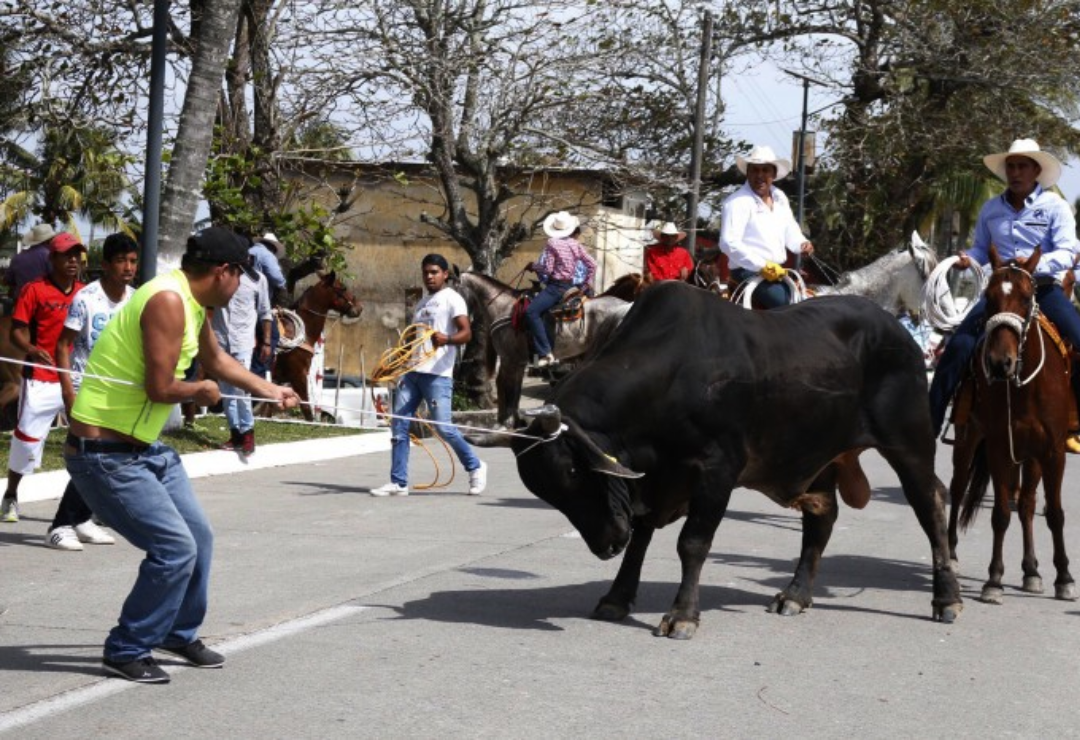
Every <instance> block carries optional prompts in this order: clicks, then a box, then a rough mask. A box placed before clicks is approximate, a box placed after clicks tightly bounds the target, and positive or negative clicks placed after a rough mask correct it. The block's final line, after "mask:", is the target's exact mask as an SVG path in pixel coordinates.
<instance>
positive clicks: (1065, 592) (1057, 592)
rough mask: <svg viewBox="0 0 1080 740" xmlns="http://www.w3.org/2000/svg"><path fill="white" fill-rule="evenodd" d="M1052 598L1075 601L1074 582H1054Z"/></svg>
mask: <svg viewBox="0 0 1080 740" xmlns="http://www.w3.org/2000/svg"><path fill="white" fill-rule="evenodd" d="M1054 598H1055V599H1058V600H1059V601H1076V599H1077V593H1076V584H1075V583H1057V584H1054Z"/></svg>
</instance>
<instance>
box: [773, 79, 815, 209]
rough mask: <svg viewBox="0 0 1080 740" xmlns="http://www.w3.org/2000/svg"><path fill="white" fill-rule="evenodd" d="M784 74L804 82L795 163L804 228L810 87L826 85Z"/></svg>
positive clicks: (799, 204) (799, 206)
mask: <svg viewBox="0 0 1080 740" xmlns="http://www.w3.org/2000/svg"><path fill="white" fill-rule="evenodd" d="M782 71H783V72H784V74H788V75H791V76H792V77H796V78H798V79H800V80H802V85H803V99H802V124H801V125H800V126H799V152H798V157H797V158H796V163H795V173H796V175H795V177H796V180H797V186H798V193H799V195H798V212H797V213H796V219H797V220H798V222H799V228H800V229H801V228H803V215H804V213H805V212H806V120H807V118H808V116H809V114H808V112H807V108H808V107H809V105H810V85H811V83H813V84H815V85H821V86H823V87H824V86H825V83H824V82H822V81H820V80H815V79H814V78H813V77H807V76H806V75H804V74H799V73H798V72H792V71H791V70H790V69H782Z"/></svg>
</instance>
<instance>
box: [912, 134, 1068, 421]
mask: <svg viewBox="0 0 1080 740" xmlns="http://www.w3.org/2000/svg"><path fill="white" fill-rule="evenodd" d="M983 162H984V163H985V164H986V166H987V167H988V168H989V169H990V171H991V172H993V173H994V174H995V175H997V176H998V177H999V178H1001V179H1002V180H1004V181H1005V183H1006V185H1007V188H1006V190H1005V192H1004V193H1002V194H1001V195H999V196H996V197H994V198H991V199H990V200H989V201H987V202H986V204H985V205H984V206H983V208H982V211H980V212H979V220H978V222H977V223H976V225H975V238H974V241H973V242H972V245H971V249H969V250H968V251H967V253H964V252H961V253H960V254H959V259H958V261H957V262H956V264H955V265H954V269H966V268H967V267H969V266H971V265H973V264H975V265H985V264H987V263H988V262H989V261H990V257H989V250H990V245H991V244H993V245H994V247H996V248H997V253H998V256H1000V257H1001V259H1002V260H1004V261H1008V260H1012V259H1026V258H1027V257H1029V256H1030V255H1031V253H1032V252H1034V251H1035V248H1036V247H1039V248H1040V249H1041V250H1042V256H1041V257H1040V258H1039V263H1038V265H1037V266H1036V268H1035V278H1036V281H1037V282H1038V283H1039V287H1038V289H1037V291H1036V294H1035V298H1036V300H1037V301H1038V303H1039V309H1040V310H1041V311H1042V312H1043V313H1044V314H1046V316H1047V318H1049V319H1050V320H1051V321H1052V322H1054V325H1055V326H1057V328H1058V330H1059V331H1060V332H1061V333H1062V335H1064V336H1065V338H1066V339H1068V341H1069V342H1071V343H1072V345H1073V346H1074V347H1080V315H1078V314H1077V312H1076V309H1075V308H1073V305H1072V302H1071V301H1070V300H1069V296H1068V295H1066V294H1065V291H1063V290H1061V287H1060V280H1061V278H1062V277H1063V276H1064V274H1065V272H1066V271H1068V270H1071V269H1072V268H1073V264H1074V261H1075V260H1076V258H1077V256H1078V254H1080V244H1078V242H1077V239H1076V219H1075V218H1074V217H1073V213H1072V209H1070V208H1069V204H1068V203H1066V202H1065V199H1064V198H1062V197H1061V196H1060V195H1058V194H1057V193H1053V192H1051V191H1050V190H1049V188H1051V187H1053V186H1054V183H1056V182H1057V181H1058V178H1059V177H1060V176H1061V162H1059V161H1058V160H1057V158H1056V157H1054V156H1053V155H1052V154H1050V153H1049V152H1044V151H1041V150H1040V149H1039V145H1038V143H1036V142H1035V141H1034V140H1032V139H1017V140H1016V141H1014V142H1013V143H1012V146H1011V147H1009V151H1007V152H1002V153H1000V154H991V155H989V156H987V157H984V158H983ZM1055 281H1057V284H1055ZM985 318H986V299H985V298H980V299H979V301H978V302H977V303H976V304H975V305H974V306H973V307H972V309H971V311H970V312H969V313H968V315H967V316H966V317H965V318H964V320H963V321H962V322H961V323H960V326H958V327H957V328H956V331H955V333H954V334H953V336H952V338H951V339H950V340H949V344H948V345H947V346H946V348H945V353H944V354H943V355H942V356H941V360H940V361H939V362H938V366H937V369H936V370H935V371H934V380H933V383H931V385H930V415H931V419H932V420H933V422H934V433H935V435H938V434H940V433H941V428H942V427H943V426H944V424H945V411H946V409H947V407H948V405H949V401H950V400H951V399H952V396H953V394H954V393H955V392H956V388H957V387H958V386H959V385H960V380H961V378H962V377H963V373H964V368H965V367H966V366H967V363H968V360H969V359H970V358H971V355H972V353H973V352H974V351H975V345H976V343H977V342H978V340H979V337H980V336H981V335H982V333H983V327H984V324H985Z"/></svg>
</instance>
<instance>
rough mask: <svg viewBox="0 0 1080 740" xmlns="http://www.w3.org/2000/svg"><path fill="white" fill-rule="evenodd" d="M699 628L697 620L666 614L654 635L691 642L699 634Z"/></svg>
mask: <svg viewBox="0 0 1080 740" xmlns="http://www.w3.org/2000/svg"><path fill="white" fill-rule="evenodd" d="M697 628H698V620H696V619H680V618H676V617H673V616H671V615H670V614H665V615H664V618H663V619H661V620H660V624H659V625H658V626H657V628H656V629H654V630H653V634H654V635H656V636H657V637H670V638H671V639H672V640H689V639H690V638H691V637H693V636H694V633H696V632H697Z"/></svg>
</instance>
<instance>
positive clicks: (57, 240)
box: [49, 231, 86, 252]
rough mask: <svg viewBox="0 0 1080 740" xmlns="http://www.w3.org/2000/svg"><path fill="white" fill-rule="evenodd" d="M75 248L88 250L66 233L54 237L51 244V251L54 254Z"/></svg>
mask: <svg viewBox="0 0 1080 740" xmlns="http://www.w3.org/2000/svg"><path fill="white" fill-rule="evenodd" d="M75 247H78V248H79V249H86V247H84V246H83V245H82V242H80V241H79V240H78V239H76V238H75V237H74V236H73V235H72V234H69V233H68V232H66V231H62V232H60V233H59V234H57V235H56V236H54V237H53V239H52V241H51V242H49V250H50V251H52V252H67V251H69V250H71V249H74V248H75Z"/></svg>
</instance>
